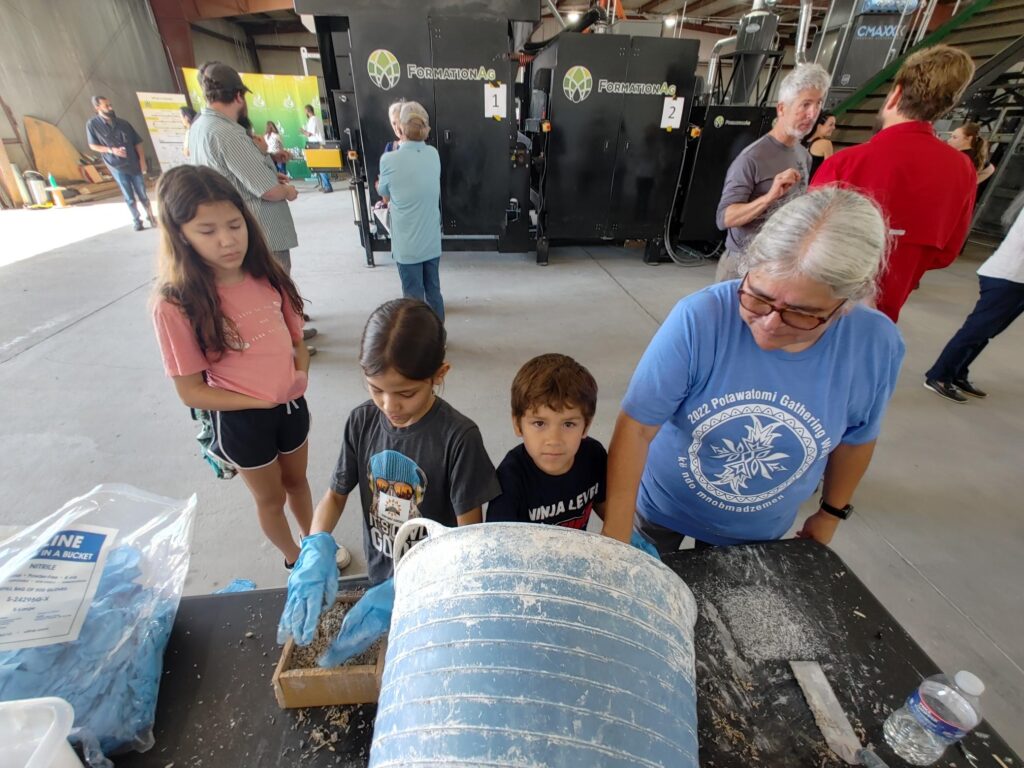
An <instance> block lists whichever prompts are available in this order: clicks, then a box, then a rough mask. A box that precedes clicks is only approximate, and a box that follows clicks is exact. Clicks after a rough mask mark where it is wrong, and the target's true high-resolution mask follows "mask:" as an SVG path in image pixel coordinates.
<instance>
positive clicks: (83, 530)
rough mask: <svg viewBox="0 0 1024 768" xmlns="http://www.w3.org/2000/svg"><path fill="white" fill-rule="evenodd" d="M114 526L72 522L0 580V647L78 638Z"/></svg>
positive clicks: (44, 643) (23, 646) (10, 649)
mask: <svg viewBox="0 0 1024 768" xmlns="http://www.w3.org/2000/svg"><path fill="white" fill-rule="evenodd" d="M116 535H117V529H116V528H102V527H100V526H96V525H76V526H75V527H74V528H69V529H67V530H64V531H60V532H59V533H57V534H55V535H54V536H53V537H52V538H51V539H50V541H48V542H47V543H46V545H45V546H43V547H40V548H39V551H38V552H36V554H35V556H33V557H32V559H31V560H29V561H28V562H27V563H25V565H24V566H22V567H21V568H20V569H19V570H17V571H15V572H14V573H12V574H10V575H9V576H6V577H5V578H4V580H3V582H2V583H0V651H13V650H16V649H18V648H34V647H36V646H40V645H50V644H52V643H68V642H72V641H74V640H77V639H78V633H79V632H81V631H82V624H83V623H84V622H85V617H86V614H87V613H88V612H89V606H90V604H91V602H92V598H93V595H95V594H96V587H98V586H99V583H100V576H102V574H103V564H104V563H105V562H106V559H107V552H108V551H109V550H110V545H111V543H112V542H113V541H114V537H115V536H116Z"/></svg>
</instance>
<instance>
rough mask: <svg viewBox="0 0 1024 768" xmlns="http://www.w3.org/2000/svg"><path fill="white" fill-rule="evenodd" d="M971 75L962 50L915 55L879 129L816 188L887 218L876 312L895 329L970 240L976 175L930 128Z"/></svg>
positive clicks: (822, 171)
mask: <svg viewBox="0 0 1024 768" xmlns="http://www.w3.org/2000/svg"><path fill="white" fill-rule="evenodd" d="M973 76H974V63H973V62H972V61H971V58H970V56H968V55H967V54H966V53H965V52H964V51H961V50H959V49H957V48H951V47H950V46H948V45H936V46H934V47H932V48H926V49H924V50H922V51H918V52H917V53H915V54H913V55H912V56H910V57H909V58H907V60H906V61H905V62H903V66H902V67H900V69H899V72H897V73H896V77H895V79H894V84H893V87H892V90H890V91H889V94H888V95H887V96H886V99H885V104H884V105H883V106H882V109H881V110H880V111H879V119H880V122H881V126H882V129H881V130H880V131H879V132H878V133H876V134H875V135H874V136H873V137H872V138H871V140H870V141H868V142H867V143H865V144H861V145H859V146H856V147H850V148H848V149H844V150H842V151H841V152H837V153H836V154H835V155H833V156H832V157H830V158H829V159H828V160H826V161H825V162H824V163H823V164H822V166H821V168H819V169H818V172H817V173H816V174H815V175H814V179H813V180H812V182H811V186H812V187H818V186H821V185H823V184H830V183H834V182H838V183H840V184H843V185H845V186H850V187H852V188H854V189H856V190H858V191H860V192H862V193H864V194H866V195H869V196H870V197H873V198H874V199H875V201H876V202H877V203H878V204H879V205H880V206H881V208H882V211H884V213H885V215H886V217H887V218H888V220H889V232H890V235H891V236H892V243H893V244H892V250H891V252H890V255H889V266H888V268H887V269H886V271H885V273H884V274H883V275H882V277H881V278H880V279H879V286H878V287H879V291H878V301H877V306H878V309H879V310H881V311H882V312H884V313H885V314H886V315H888V316H889V317H890V318H892V320H893V322H895V321H896V320H898V319H899V314H900V309H901V308H902V307H903V305H904V303H906V301H907V298H908V297H909V296H910V292H911V291H912V290H914V287H915V286H916V285H917V284H918V282H919V281H920V280H921V276H922V275H924V273H925V272H926V271H928V270H929V269H942V268H943V267H948V266H949V265H950V264H952V263H953V260H954V259H956V257H957V254H959V253H960V249H961V248H962V247H963V244H964V240H965V239H966V238H967V230H968V228H969V227H970V223H971V214H972V211H973V209H974V195H975V192H976V189H977V175H976V173H975V171H974V168H973V166H972V165H971V161H970V160H969V159H968V158H967V156H966V155H965V154H964V153H963V152H959V151H957V150H955V149H953V147H951V146H949V145H948V144H946V143H945V142H943V141H940V140H939V139H938V138H937V137H936V136H935V132H934V130H933V129H932V126H931V123H932V121H933V120H937V119H938V118H940V117H941V116H942V115H944V114H945V113H946V112H948V111H949V110H950V109H952V108H953V106H954V105H955V104H956V103H957V101H959V100H960V96H961V94H963V92H964V89H965V88H966V87H967V85H968V83H970V81H971V78H972V77H973Z"/></svg>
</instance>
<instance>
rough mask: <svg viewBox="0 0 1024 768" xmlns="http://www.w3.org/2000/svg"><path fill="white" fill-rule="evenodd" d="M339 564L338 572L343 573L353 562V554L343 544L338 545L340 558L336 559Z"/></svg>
mask: <svg viewBox="0 0 1024 768" xmlns="http://www.w3.org/2000/svg"><path fill="white" fill-rule="evenodd" d="M334 561H335V562H336V563H337V564H338V570H339V571H343V570H345V569H346V568H348V566H349V564H350V563H351V562H352V553H351V552H349V551H348V550H347V549H345V547H344V546H342V545H341V544H339V545H338V556H337V557H336V558H335V559H334Z"/></svg>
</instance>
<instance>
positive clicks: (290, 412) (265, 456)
mask: <svg viewBox="0 0 1024 768" xmlns="http://www.w3.org/2000/svg"><path fill="white" fill-rule="evenodd" d="M211 416H212V417H213V445H211V446H210V451H211V452H212V453H214V454H216V455H217V456H219V457H220V458H222V459H223V460H224V461H226V462H227V463H228V464H232V465H234V466H235V467H237V468H238V469H260V468H261V467H265V466H268V465H269V464H273V463H274V462H275V461H276V460H277V457H278V454H282V453H284V454H287V453H295V451H297V450H299V448H301V447H302V446H303V445H305V444H306V439H307V438H308V437H309V409H307V408H306V398H304V397H300V398H299V399H298V400H292V401H291V402H289V403H285V404H284V405H279V406H277V407H276V408H268V409H266V410H264V409H259V408H254V409H251V410H247V411H214V412H213V413H212V414H211Z"/></svg>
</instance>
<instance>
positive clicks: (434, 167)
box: [377, 101, 444, 323]
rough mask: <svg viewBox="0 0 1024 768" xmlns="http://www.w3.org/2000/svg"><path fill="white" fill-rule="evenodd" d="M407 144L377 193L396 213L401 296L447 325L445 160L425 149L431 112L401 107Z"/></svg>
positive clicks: (386, 158) (384, 161) (390, 157)
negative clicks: (441, 271)
mask: <svg viewBox="0 0 1024 768" xmlns="http://www.w3.org/2000/svg"><path fill="white" fill-rule="evenodd" d="M399 120H400V122H401V125H402V135H403V139H402V143H401V145H400V146H399V148H398V150H396V151H394V152H388V153H386V154H385V155H383V156H382V157H381V159H380V182H379V184H378V187H377V191H378V192H379V193H380V196H381V197H382V198H384V200H385V201H387V202H388V206H389V207H390V209H391V256H392V258H394V260H395V261H396V262H397V263H398V276H399V277H400V278H401V280H402V295H403V296H404V297H406V298H410V299H419V300H420V301H425V302H426V303H427V305H428V306H429V307H430V308H431V309H432V310H434V312H436V313H437V316H438V317H439V318H441V322H442V323H443V322H444V299H442V298H441V279H440V276H439V269H440V264H441V158H440V156H439V155H438V154H437V150H436V149H434V148H433V147H432V146H430V145H429V144H426V143H425V142H426V138H427V136H428V135H429V134H430V120H429V118H428V117H427V111H426V110H425V109H424V108H423V107H422V106H421V105H419V104H418V103H416V102H415V101H410V102H408V103H407V104H403V105H402V111H401V115H400V118H399Z"/></svg>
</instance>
